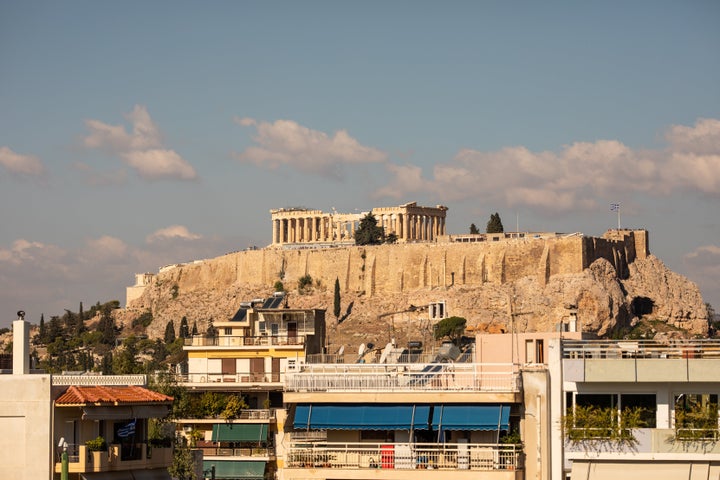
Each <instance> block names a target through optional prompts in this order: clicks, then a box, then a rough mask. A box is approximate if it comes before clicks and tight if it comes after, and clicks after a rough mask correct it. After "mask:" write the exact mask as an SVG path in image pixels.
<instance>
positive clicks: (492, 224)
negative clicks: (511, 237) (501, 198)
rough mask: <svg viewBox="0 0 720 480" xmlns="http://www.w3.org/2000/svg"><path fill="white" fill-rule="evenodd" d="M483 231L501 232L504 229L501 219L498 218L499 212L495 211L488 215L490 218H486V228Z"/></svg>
mask: <svg viewBox="0 0 720 480" xmlns="http://www.w3.org/2000/svg"><path fill="white" fill-rule="evenodd" d="M485 231H486V232H487V233H503V232H504V231H505V229H504V228H503V224H502V220H500V214H499V213H497V212H495V213H493V214H492V215H490V220H488V223H487V229H486V230H485Z"/></svg>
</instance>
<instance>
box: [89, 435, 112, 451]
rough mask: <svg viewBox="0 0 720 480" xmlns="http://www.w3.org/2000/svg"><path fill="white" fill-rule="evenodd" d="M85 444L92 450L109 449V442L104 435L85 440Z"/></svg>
mask: <svg viewBox="0 0 720 480" xmlns="http://www.w3.org/2000/svg"><path fill="white" fill-rule="evenodd" d="M85 446H86V447H87V449H88V450H89V451H91V452H102V451H104V450H107V442H106V441H105V439H104V438H103V437H97V438H96V439H94V440H88V441H87V442H85Z"/></svg>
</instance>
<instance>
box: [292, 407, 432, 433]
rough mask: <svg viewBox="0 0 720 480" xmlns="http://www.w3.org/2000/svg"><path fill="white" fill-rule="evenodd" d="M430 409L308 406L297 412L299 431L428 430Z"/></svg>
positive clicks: (298, 408) (300, 408)
mask: <svg viewBox="0 0 720 480" xmlns="http://www.w3.org/2000/svg"><path fill="white" fill-rule="evenodd" d="M429 423H430V406H429V405H314V404H313V405H308V404H301V405H298V406H297V407H296V408H295V422H294V424H293V426H294V427H295V428H296V429H298V430H305V429H320V430H411V429H414V430H428V425H429Z"/></svg>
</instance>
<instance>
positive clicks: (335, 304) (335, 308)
mask: <svg viewBox="0 0 720 480" xmlns="http://www.w3.org/2000/svg"><path fill="white" fill-rule="evenodd" d="M333 313H334V314H335V319H336V320H338V319H340V280H339V279H338V278H337V277H335V296H334V298H333Z"/></svg>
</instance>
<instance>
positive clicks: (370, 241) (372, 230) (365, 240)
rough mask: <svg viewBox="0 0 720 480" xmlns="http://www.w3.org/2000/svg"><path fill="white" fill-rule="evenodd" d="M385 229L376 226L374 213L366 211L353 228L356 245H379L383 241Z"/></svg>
mask: <svg viewBox="0 0 720 480" xmlns="http://www.w3.org/2000/svg"><path fill="white" fill-rule="evenodd" d="M384 238H385V230H384V229H383V228H382V227H378V224H377V219H376V218H375V215H373V214H372V212H371V213H368V214H367V215H365V217H363V219H362V220H360V226H359V227H358V228H357V230H355V244H356V245H379V244H381V243H383V239H384Z"/></svg>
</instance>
